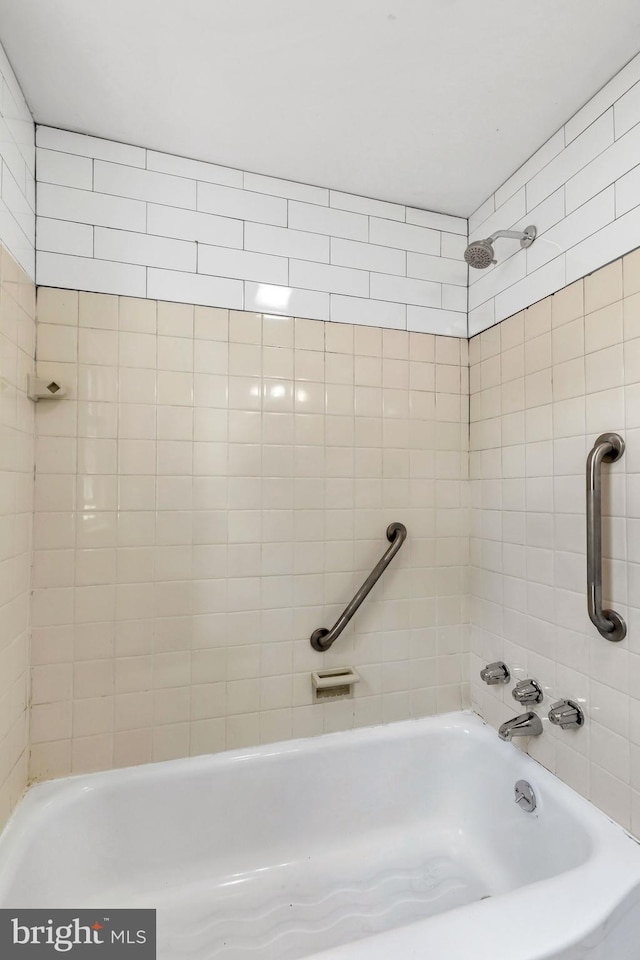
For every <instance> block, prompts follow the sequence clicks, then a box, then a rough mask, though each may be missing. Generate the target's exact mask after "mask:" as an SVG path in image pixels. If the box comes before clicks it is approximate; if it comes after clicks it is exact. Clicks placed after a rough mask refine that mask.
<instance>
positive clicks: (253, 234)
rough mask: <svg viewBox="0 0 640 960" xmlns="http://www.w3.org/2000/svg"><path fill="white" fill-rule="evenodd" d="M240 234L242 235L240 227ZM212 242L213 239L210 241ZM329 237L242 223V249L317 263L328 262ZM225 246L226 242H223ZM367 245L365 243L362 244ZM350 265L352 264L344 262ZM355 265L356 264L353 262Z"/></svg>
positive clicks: (265, 225) (261, 224)
mask: <svg viewBox="0 0 640 960" xmlns="http://www.w3.org/2000/svg"><path fill="white" fill-rule="evenodd" d="M230 222H232V223H238V225H239V226H240V236H241V237H242V227H241V225H240V224H239V222H238V221H230ZM211 242H213V241H211ZM329 242H330V241H329V237H323V236H322V235H321V234H318V233H306V232H304V231H302V230H291V229H289V228H288V227H272V226H269V225H268V224H263V223H250V222H247V223H245V225H244V249H245V250H254V251H255V252H256V253H269V254H273V255H275V256H279V257H297V258H298V259H299V260H314V261H316V262H317V263H328V262H329ZM225 246H226V244H225ZM363 246H367V244H363ZM345 265H346V266H351V265H352V264H345ZM353 266H357V264H353Z"/></svg>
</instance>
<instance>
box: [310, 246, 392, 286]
mask: <svg viewBox="0 0 640 960" xmlns="http://www.w3.org/2000/svg"><path fill="white" fill-rule="evenodd" d="M296 256H298V254H296ZM406 260H407V255H406V253H405V251H404V250H397V249H394V248H393V247H379V246H376V244H373V243H360V242H358V241H357V240H342V239H340V238H336V237H333V238H332V239H331V263H335V264H338V265H340V266H344V267H355V268H357V269H359V270H374V271H376V272H378V273H393V274H397V275H398V276H404V275H405V274H406ZM335 292H338V291H335Z"/></svg>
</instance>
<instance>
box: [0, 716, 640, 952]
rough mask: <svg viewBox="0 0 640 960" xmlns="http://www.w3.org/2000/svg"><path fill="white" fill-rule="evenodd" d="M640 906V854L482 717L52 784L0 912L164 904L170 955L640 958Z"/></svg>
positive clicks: (28, 824)
mask: <svg viewBox="0 0 640 960" xmlns="http://www.w3.org/2000/svg"><path fill="white" fill-rule="evenodd" d="M520 778H524V779H526V780H528V781H529V782H530V783H531V784H532V786H533V788H534V790H535V792H536V795H537V798H538V807H537V809H536V811H535V812H534V813H525V812H523V811H522V810H521V809H520V807H519V806H517V805H516V803H515V802H514V784H515V781H516V780H518V779H520ZM485 898H488V899H485ZM638 904H640V847H639V846H638V845H637V843H636V842H635V841H634V840H633V839H631V838H630V837H629V836H628V835H627V834H626V833H625V832H624V831H623V830H622V829H621V828H620V827H618V826H616V825H615V824H613V823H611V822H610V821H609V820H608V819H607V818H606V817H605V816H604V815H603V814H601V813H599V812H598V811H597V810H596V809H594V808H593V807H592V806H591V805H590V804H589V803H587V802H586V801H585V800H583V799H582V798H581V797H579V796H577V795H576V794H575V793H573V791H571V790H570V789H569V788H567V787H566V786H564V785H563V784H562V783H560V782H559V781H558V780H556V779H555V778H554V777H553V776H551V775H550V774H549V773H548V772H547V771H545V770H543V769H542V768H541V767H540V766H538V765H537V764H536V763H534V762H533V761H532V760H530V759H529V758H528V757H526V756H524V755H523V754H522V753H521V752H520V751H518V750H517V749H516V748H515V747H513V746H512V745H510V744H506V743H502V742H501V741H500V740H499V739H498V737H497V735H496V733H495V732H494V731H493V730H491V729H489V728H488V727H486V726H484V724H483V723H482V722H481V721H480V720H479V719H478V718H477V717H476V716H474V715H472V714H467V713H459V714H450V715H448V716H444V717H440V718H436V719H429V720H420V721H409V722H406V723H397V724H392V725H390V726H385V727H377V728H372V729H366V730H357V731H353V732H349V733H340V734H332V735H329V736H325V737H319V738H315V739H310V740H298V741H294V742H290V743H284V744H276V745H273V746H268V747H258V748H255V749H251V750H245V751H241V752H240V751H237V752H234V753H227V754H219V755H216V756H207V757H200V758H196V759H190V760H179V761H172V762H169V763H161V764H154V765H149V766H145V767H137V768H134V769H129V770H118V771H114V772H109V773H101V774H93V775H91V776H83V777H73V778H69V779H65V780H58V781H55V782H51V783H47V784H43V785H40V786H36V787H34V788H33V789H31V790H30V791H29V793H28V795H27V797H26V799H25V800H24V801H23V803H22V804H21V805H20V807H19V808H18V810H17V811H16V813H15V814H14V816H13V818H12V820H11V822H10V823H9V825H8V827H7V828H6V830H5V832H4V834H3V835H2V838H0V906H2V907H14V908H18V907H20V908H27V907H65V908H82V907H97V906H99V907H105V908H107V907H108V908H115V907H131V906H146V907H157V909H158V935H159V949H158V957H159V958H160V960H187V958H190V960H208V958H214V957H215V958H221V960H240V958H243V960H244V958H248V957H249V956H251V957H252V958H255V960H295V958H298V957H306V956H310V955H314V954H318V953H320V952H323V957H324V958H326V960H347V958H348V960H361V958H362V960H364V958H367V960H390V958H393V960H395V958H402V960H405V958H412V957H416V958H417V957H420V958H433V960H474V958H479V960H483V958H491V960H533V958H535V960H542V958H552V957H553V958H562V960H583V958H589V960H605V958H607V960H608V958H610V957H613V956H615V957H616V960H637V958H638V956H640V947H638V942H639V939H638V938H639V937H640V909H638ZM325 951H326V952H325Z"/></svg>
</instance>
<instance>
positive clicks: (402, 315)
mask: <svg viewBox="0 0 640 960" xmlns="http://www.w3.org/2000/svg"><path fill="white" fill-rule="evenodd" d="M37 143H38V150H39V156H40V158H41V165H42V177H41V178H40V181H39V185H38V205H39V214H40V216H41V218H42V224H43V226H42V233H41V237H42V243H41V246H40V248H39V257H40V261H39V262H40V270H41V272H40V281H41V282H42V283H45V284H56V283H57V284H59V285H60V286H66V285H68V284H72V283H73V281H75V283H73V285H74V286H75V287H76V288H78V287H81V288H82V289H85V290H87V291H93V292H102V293H106V292H110V293H114V294H121V295H127V296H139V297H150V298H153V299H155V298H160V299H166V300H173V301H175V302H183V303H194V304H195V303H201V304H203V305H205V306H209V305H211V306H220V307H232V308H234V309H243V308H244V309H247V310H252V309H256V310H260V311H265V310H269V311H271V312H272V313H273V314H275V315H278V314H280V315H283V316H287V315H291V314H292V313H295V314H297V315H299V316H305V317H308V318H309V319H318V320H334V321H335V322H338V323H347V322H349V323H351V322H354V319H355V318H357V322H359V323H363V324H367V325H370V326H377V325H382V326H387V325H388V326H389V327H391V328H393V329H407V327H406V323H407V306H408V305H409V304H412V305H414V306H422V307H428V308H429V310H430V312H429V314H428V317H429V320H428V324H427V325H428V326H429V328H430V329H431V328H433V329H434V332H438V327H437V316H436V314H437V311H438V310H440V309H441V310H442V317H441V320H442V331H444V330H445V329H446V330H447V331H449V333H448V335H450V336H462V335H464V331H463V330H462V329H461V328H460V324H459V322H458V321H459V318H458V317H455V318H453V317H452V316H451V314H452V313H455V314H458V313H461V312H462V311H463V310H465V309H466V292H465V290H464V287H465V285H466V266H465V265H464V263H463V262H462V260H461V257H462V253H463V252H464V245H465V243H466V235H467V223H466V220H464V219H462V218H459V217H450V216H446V215H444V214H440V213H431V212H429V211H424V210H413V209H411V208H407V207H404V206H402V205H401V204H390V203H385V202H381V201H378V200H374V199H369V198H366V197H356V196H352V195H350V194H344V193H341V192H340V191H335V190H328V189H326V188H324V187H315V186H311V185H308V184H297V183H292V182H291V181H287V180H282V179H278V178H275V177H268V176H263V175H261V174H256V173H250V172H243V171H238V170H232V169H230V168H226V167H220V166H217V165H216V164H209V163H206V162H204V161H200V160H190V159H187V158H183V157H174V156H170V155H167V154H162V153H158V152H157V151H153V150H142V149H141V148H139V147H128V146H127V145H126V144H110V143H108V142H106V141H102V140H100V139H99V138H92V137H85V136H81V135H79V134H73V133H68V132H66V131H63V130H55V129H52V128H48V127H40V128H39V130H38V135H37ZM25 213H26V211H25ZM74 257H77V263H75V264H74V263H73V259H74ZM91 259H94V261H95V262H94V264H93V265H91V264H90V263H88V262H87V261H89V260H91ZM127 268H128V269H127ZM140 268H142V270H144V271H145V272H144V277H143V275H142V273H141V272H140ZM55 269H58V270H59V274H58V279H57V281H56V280H55V278H54V270H55ZM458 287H459V288H460V289H459V290H458V289H456V288H458ZM216 296H219V297H222V298H223V299H221V300H219V301H216V300H215V297H216ZM385 301H386V304H385ZM367 302H369V304H370V309H369V313H368V315H367V309H366V304H367ZM424 316H427V315H426V314H425V315H424ZM349 318H350V319H349ZM425 322H426V321H425ZM452 330H455V331H456V332H455V333H451V331H452Z"/></svg>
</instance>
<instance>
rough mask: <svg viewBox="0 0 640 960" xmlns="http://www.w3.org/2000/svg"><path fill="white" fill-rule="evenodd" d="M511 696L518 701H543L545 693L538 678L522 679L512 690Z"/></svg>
mask: <svg viewBox="0 0 640 960" xmlns="http://www.w3.org/2000/svg"><path fill="white" fill-rule="evenodd" d="M511 696H512V697H513V699H514V700H517V701H518V703H542V701H543V700H544V693H543V692H542V687H541V686H540V684H539V683H538V681H537V680H531V679H528V680H520V682H519V683H516V685H515V687H514V688H513V690H512V691H511Z"/></svg>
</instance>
